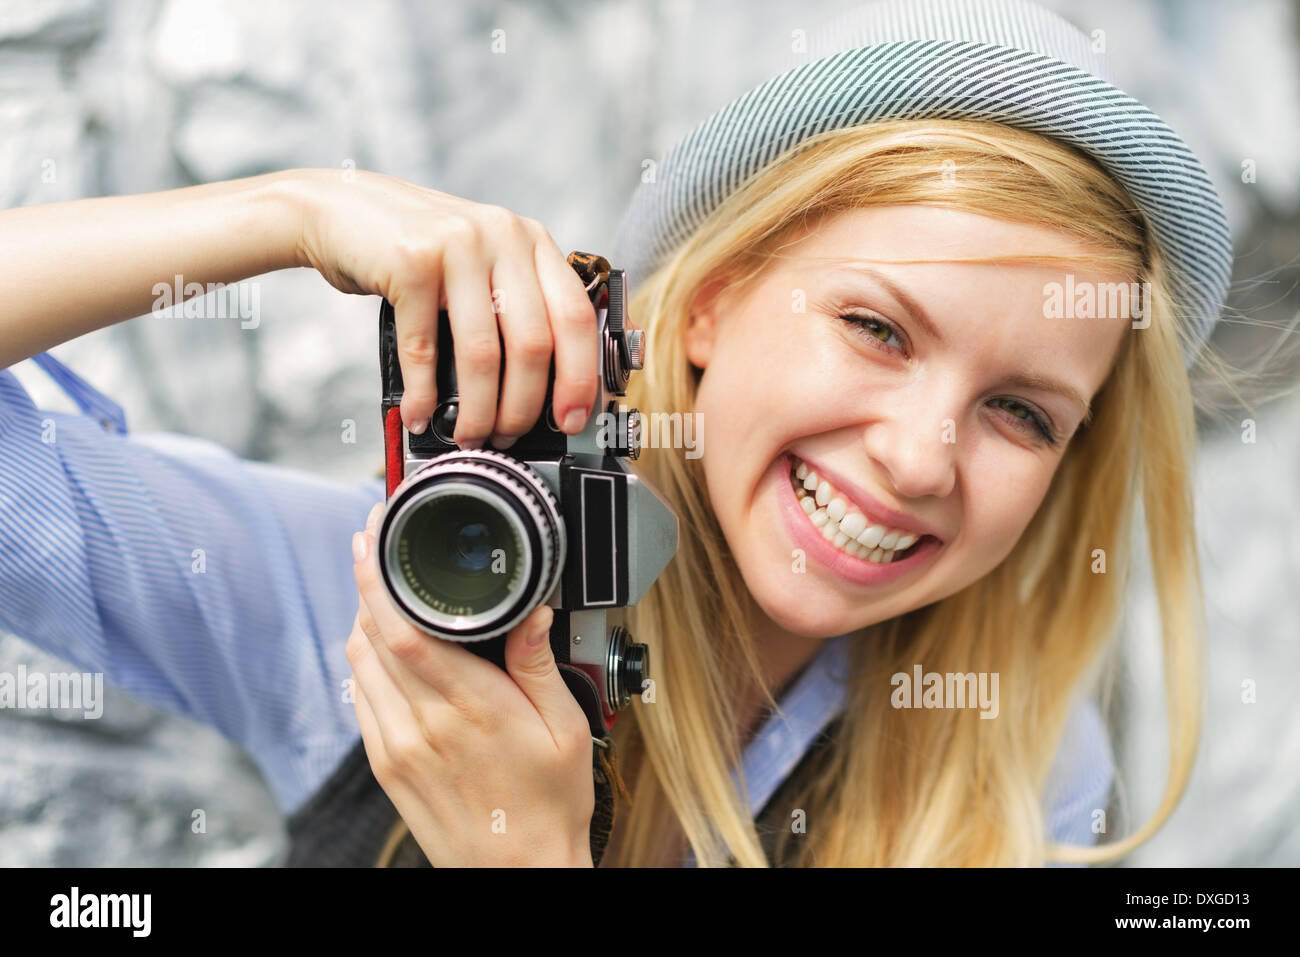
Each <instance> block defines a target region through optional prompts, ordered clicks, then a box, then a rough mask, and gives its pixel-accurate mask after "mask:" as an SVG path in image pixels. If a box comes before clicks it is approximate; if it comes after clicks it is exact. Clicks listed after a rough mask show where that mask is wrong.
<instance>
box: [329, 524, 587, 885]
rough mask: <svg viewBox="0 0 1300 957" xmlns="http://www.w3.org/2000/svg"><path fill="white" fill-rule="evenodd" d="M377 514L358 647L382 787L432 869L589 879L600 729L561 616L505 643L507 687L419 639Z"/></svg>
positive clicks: (365, 711) (370, 534) (356, 541)
mask: <svg viewBox="0 0 1300 957" xmlns="http://www.w3.org/2000/svg"><path fill="white" fill-rule="evenodd" d="M380 510H381V509H380V506H376V507H375V509H374V510H372V512H371V514H370V518H369V520H368V522H367V525H366V531H364V532H357V533H356V535H355V536H354V538H353V557H354V558H355V559H356V561H355V563H354V565H353V573H354V575H355V577H356V581H357V588H358V592H359V594H360V599H361V603H360V608H359V609H358V611H357V619H356V621H355V622H354V624H353V627H352V634H351V635H349V636H348V642H347V656H348V661H349V662H350V663H351V665H352V670H353V673H354V674H355V676H356V681H355V706H356V712H357V721H358V723H359V724H360V726H361V736H362V739H363V740H364V742H365V748H366V755H367V757H368V758H369V760H370V766H371V769H372V770H373V771H374V774H375V778H376V780H377V781H378V782H379V784H380V786H381V787H383V789H384V792H385V793H386V794H387V795H388V797H389V799H390V800H392V802H393V805H394V807H396V808H397V811H398V813H400V814H401V815H402V818H403V819H404V820H405V821H406V823H407V825H408V826H409V827H410V828H411V833H412V834H413V835H414V837H415V839H416V841H417V842H419V845H420V847H421V848H422V849H423V850H424V853H425V855H426V856H427V857H428V859H429V863H431V864H432V865H433V866H434V867H474V866H487V867H517V866H554V867H591V866H592V858H591V848H590V844H589V841H590V836H589V835H590V826H591V815H592V812H593V810H594V807H595V784H594V782H593V778H592V768H591V749H592V741H591V728H590V726H589V725H588V724H587V719H586V717H585V716H584V714H583V712H582V708H581V706H580V705H579V704H578V702H577V701H576V700H575V699H574V697H573V695H572V694H571V693H570V691H569V689H568V687H567V686H566V685H565V683H564V679H563V677H562V676H561V675H560V672H559V669H558V668H557V667H556V664H555V658H554V656H553V655H552V653H551V645H550V642H549V641H548V640H547V637H548V635H549V631H550V624H551V619H552V616H553V613H552V611H551V609H550V608H549V607H547V606H546V605H542V606H540V607H539V608H537V609H536V610H534V611H533V613H532V614H530V615H529V616H528V617H527V618H526V619H524V621H523V622H522V623H521V624H520V625H518V626H517V627H516V628H514V629H513V630H512V631H511V632H510V633H509V635H508V636H507V639H506V664H507V668H508V670H509V673H508V674H507V672H506V671H503V670H502V669H500V668H498V667H497V666H496V665H494V664H492V663H491V662H489V661H486V660H484V659H482V658H480V657H478V656H477V655H475V654H474V653H472V652H470V651H468V650H467V649H465V648H461V647H459V646H458V645H457V644H456V643H455V642H451V641H445V640H443V639H440V638H435V637H433V636H431V635H429V634H426V633H425V632H423V631H420V630H418V629H417V628H415V627H414V626H413V625H411V624H410V623H409V622H408V621H407V620H406V619H405V618H403V617H402V616H401V614H400V613H399V612H398V611H397V609H396V608H394V607H393V604H392V601H391V599H390V598H389V596H388V593H387V591H386V590H385V588H384V586H383V583H382V582H381V581H380V577H379V567H378V564H377V562H376V559H375V538H374V533H375V526H376V522H377V519H378V515H379V512H380ZM532 639H538V642H537V643H536V644H534V643H533V641H532Z"/></svg>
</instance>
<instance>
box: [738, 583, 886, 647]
mask: <svg viewBox="0 0 1300 957" xmlns="http://www.w3.org/2000/svg"><path fill="white" fill-rule="evenodd" d="M741 574H742V576H743V577H744V580H745V586H746V588H748V590H749V593H750V595H751V596H752V598H753V599H754V602H755V603H756V604H757V605H758V607H759V608H760V609H762V611H763V613H764V614H765V615H767V617H768V618H770V619H771V620H772V621H773V623H774V624H776V625H777V626H778V627H779V628H781V629H783V630H785V631H788V632H790V633H791V634H795V635H799V636H800V637H802V638H834V637H835V636H836V635H842V634H845V633H846V632H851V631H856V630H858V629H859V628H863V627H865V626H866V625H868V624H870V622H869V621H865V620H863V608H862V604H861V602H859V603H856V606H855V607H854V606H850V605H849V604H848V603H846V602H845V601H844V596H843V595H841V594H839V593H838V592H837V590H836V589H831V588H825V587H822V586H821V585H820V583H818V582H817V581H816V580H815V579H813V578H812V577H811V576H809V575H807V574H803V575H799V576H797V577H798V578H799V579H800V580H799V581H797V582H795V583H793V584H792V583H791V581H790V579H791V572H790V568H789V566H788V565H787V566H785V567H783V568H778V569H774V570H768V571H767V572H766V573H764V572H763V571H758V570H755V571H754V572H753V573H752V574H751V571H750V570H747V569H745V568H743V567H742V568H741Z"/></svg>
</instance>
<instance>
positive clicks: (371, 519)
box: [366, 502, 384, 535]
mask: <svg viewBox="0 0 1300 957" xmlns="http://www.w3.org/2000/svg"><path fill="white" fill-rule="evenodd" d="M383 511H384V503H383V502H376V503H375V507H374V508H372V509H371V510H370V514H369V515H367V516H366V531H367V532H369V533H370V534H371V535H373V534H375V526H377V525H378V524H379V516H380V514H381V513H382V512H383Z"/></svg>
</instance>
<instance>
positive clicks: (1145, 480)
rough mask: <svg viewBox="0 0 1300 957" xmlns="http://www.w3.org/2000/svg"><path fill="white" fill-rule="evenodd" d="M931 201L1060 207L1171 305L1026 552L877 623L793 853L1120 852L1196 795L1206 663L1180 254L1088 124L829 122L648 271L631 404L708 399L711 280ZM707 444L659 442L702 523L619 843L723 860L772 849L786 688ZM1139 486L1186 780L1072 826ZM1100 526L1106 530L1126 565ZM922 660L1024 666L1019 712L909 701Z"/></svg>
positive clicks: (974, 207) (755, 268)
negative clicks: (773, 785)
mask: <svg viewBox="0 0 1300 957" xmlns="http://www.w3.org/2000/svg"><path fill="white" fill-rule="evenodd" d="M909 203H911V204H929V205H942V206H948V207H956V208H959V209H963V210H968V211H970V212H975V213H979V214H983V215H988V216H993V217H997V218H1000V219H1005V220H1011V221H1017V222H1024V223H1029V224H1036V225H1045V226H1049V227H1051V228H1053V229H1056V230H1061V231H1064V232H1067V233H1069V234H1071V235H1072V236H1075V237H1077V238H1079V239H1081V240H1083V241H1084V242H1085V243H1086V244H1087V245H1088V247H1089V248H1091V249H1095V250H1096V251H1097V255H1096V257H1095V258H1090V259H1089V263H1090V264H1101V265H1108V266H1118V267H1120V268H1122V269H1123V270H1124V272H1125V274H1127V275H1130V276H1131V277H1132V279H1133V281H1146V282H1149V283H1150V287H1149V289H1150V298H1149V301H1148V302H1147V303H1146V308H1147V309H1148V312H1147V313H1146V315H1147V316H1148V317H1149V319H1150V325H1149V327H1148V328H1146V329H1144V330H1142V331H1141V332H1140V333H1137V334H1129V333H1126V335H1125V337H1124V342H1123V344H1122V345H1121V348H1120V351H1119V354H1118V357H1117V359H1116V362H1115V365H1114V367H1113V369H1112V371H1111V374H1110V376H1109V377H1108V378H1107V380H1106V382H1105V383H1104V385H1103V386H1102V388H1101V389H1100V390H1099V392H1098V394H1097V396H1096V397H1095V399H1094V402H1093V414H1092V418H1091V421H1090V423H1088V424H1087V425H1085V426H1083V427H1081V429H1080V431H1079V432H1078V433H1077V434H1076V435H1075V436H1074V438H1073V439H1072V440H1071V443H1070V445H1069V447H1068V448H1067V449H1066V451H1065V453H1064V455H1063V458H1062V460H1061V462H1060V464H1059V467H1058V471H1057V473H1056V475H1055V476H1054V478H1053V482H1052V486H1051V488H1050V489H1049V491H1048V493H1047V496H1046V498H1045V500H1044V502H1043V504H1042V505H1041V507H1040V508H1039V510H1038V512H1037V514H1036V515H1035V517H1034V518H1033V520H1032V521H1031V523H1030V525H1029V526H1028V528H1027V529H1026V531H1025V532H1024V534H1023V536H1022V537H1021V539H1020V541H1019V542H1018V543H1017V545H1016V547H1015V548H1014V549H1013V550H1012V552H1011V553H1010V554H1009V555H1008V556H1007V558H1006V559H1005V560H1004V561H1003V562H1002V563H1001V564H1000V565H999V566H998V567H996V568H995V569H994V570H993V571H991V572H990V573H988V574H987V575H985V576H984V577H983V578H982V579H980V580H979V581H977V582H975V583H973V584H971V585H969V586H968V587H966V588H964V589H963V590H961V591H959V592H957V593H956V594H953V595H951V596H950V597H948V598H945V599H943V600H941V601H939V602H936V603H934V604H931V605H929V606H927V607H925V608H922V609H919V610H916V611H913V612H910V613H907V614H904V615H901V616H898V617H896V618H894V619H891V620H889V621H885V622H881V623H878V624H875V625H872V626H870V627H867V628H866V629H864V631H863V632H862V633H861V634H860V635H858V636H855V637H854V639H852V640H853V646H852V655H851V658H852V664H851V678H850V688H849V697H848V701H847V709H846V712H845V714H844V719H843V723H842V726H841V728H840V732H839V735H838V737H837V739H836V740H835V742H834V743H833V744H832V745H831V752H830V757H829V760H828V761H827V762H826V763H825V764H824V765H823V766H822V767H821V768H820V770H819V771H818V772H817V773H816V775H815V776H814V777H813V779H812V780H810V781H809V782H808V784H807V786H806V788H805V790H804V792H803V793H801V794H800V795H798V798H799V806H800V807H802V808H803V809H804V810H805V811H806V814H807V821H808V825H807V833H806V834H800V835H794V834H786V835H784V837H783V839H782V843H781V847H780V849H779V851H778V853H779V854H780V855H784V854H785V852H787V851H790V852H792V853H791V854H790V859H791V860H793V861H795V862H796V863H798V864H804V865H808V864H815V865H820V866H834V865H985V866H987V865H1038V864H1041V863H1042V862H1043V861H1045V860H1061V861H1075V862H1093V861H1104V860H1109V859H1113V858H1116V857H1119V856H1122V855H1124V854H1126V853H1128V852H1129V851H1130V850H1132V849H1133V848H1134V847H1136V846H1137V845H1138V844H1140V843H1141V842H1143V841H1145V840H1146V839H1147V838H1149V837H1150V836H1151V835H1152V834H1153V833H1155V831H1156V830H1158V829H1159V828H1160V827H1161V825H1162V824H1163V823H1164V821H1165V820H1166V819H1167V818H1168V817H1169V815H1170V813H1171V812H1172V810H1173V808H1174V807H1175V805H1176V804H1177V802H1178V801H1179V799H1180V797H1181V796H1182V792H1183V790H1184V788H1185V786H1186V784H1187V780H1188V776H1189V774H1190V772H1191V768H1192V764H1193V760H1194V755H1195V752H1196V748H1197V744H1198V740H1199V735H1200V721H1201V717H1200V716H1201V699H1202V693H1203V686H1204V679H1203V677H1202V671H1203V668H1204V649H1203V646H1204V621H1203V612H1202V607H1203V598H1202V594H1201V581H1200V572H1199V568H1198V565H1197V561H1196V539H1195V529H1194V524H1193V510H1192V493H1191V486H1190V475H1191V463H1192V457H1193V453H1194V450H1195V439H1196V431H1195V416H1194V407H1193V398H1192V394H1191V391H1190V388H1189V379H1188V375H1187V373H1186V371H1185V368H1184V363H1183V358H1182V355H1183V353H1182V347H1183V344H1184V341H1185V335H1186V334H1185V332H1184V330H1183V328H1182V326H1181V325H1180V323H1178V322H1177V319H1178V316H1177V305H1176V301H1175V299H1174V296H1173V291H1174V290H1173V289H1172V286H1171V283H1172V280H1171V278H1170V276H1169V274H1168V272H1167V267H1166V265H1165V263H1164V262H1163V260H1162V259H1161V256H1160V254H1159V251H1158V250H1157V249H1156V248H1154V246H1153V245H1151V244H1150V243H1149V242H1148V238H1147V233H1146V231H1145V228H1144V224H1143V221H1142V219H1141V217H1140V215H1139V214H1138V213H1137V212H1136V211H1135V208H1134V204H1133V202H1132V200H1131V199H1130V198H1129V197H1128V195H1127V194H1126V193H1125V192H1124V191H1123V189H1121V188H1120V187H1119V185H1118V184H1116V183H1115V182H1114V180H1112V179H1111V178H1110V177H1109V176H1108V175H1107V174H1106V173H1105V172H1104V171H1103V170H1102V169H1101V168H1100V167H1098V166H1097V165H1096V164H1095V163H1094V162H1093V161H1091V160H1090V159H1089V158H1087V157H1086V156H1084V155H1083V154H1081V153H1079V152H1077V151H1075V150H1074V149H1072V148H1070V147H1068V146H1066V145H1064V144H1061V143H1058V142H1056V141H1053V140H1050V139H1047V138H1044V137H1041V136H1038V135H1036V134H1033V133H1029V132H1025V131H1020V130H1016V129H1013V128H1010V127H1006V126H1002V125H998V124H992V123H983V122H969V121H960V122H957V121H917V120H911V121H890V122H880V123H874V124H871V125H870V126H866V127H860V128H854V129H849V130H837V131H832V132H830V133H826V134H822V135H819V136H817V137H815V138H813V139H811V140H807V141H805V142H803V143H801V144H800V145H799V146H798V147H796V148H795V149H793V150H792V151H790V152H789V153H787V154H786V155H785V156H783V157H782V158H780V159H779V160H778V161H776V162H774V163H772V164H770V165H769V166H767V167H766V168H765V169H764V170H762V171H760V172H759V173H758V174H756V175H755V176H754V177H753V178H751V180H749V181H748V182H747V183H746V184H744V185H743V186H742V187H741V188H740V189H738V190H737V191H736V192H735V193H733V194H732V195H731V196H730V197H729V198H728V199H727V200H726V201H725V202H724V203H723V204H722V206H720V207H719V208H718V209H717V210H716V211H715V212H714V213H713V214H712V215H710V216H709V217H708V218H707V220H706V221H705V222H704V223H703V224H702V225H701V226H700V227H699V228H698V229H697V230H696V231H695V233H694V234H693V235H692V236H691V237H690V238H689V240H688V241H686V242H685V243H684V244H683V245H682V246H680V247H679V248H678V249H677V250H675V252H674V253H673V254H672V256H671V258H670V259H668V261H666V262H665V263H664V264H663V265H662V266H661V267H660V268H659V269H658V270H657V271H656V272H655V273H654V274H653V275H651V276H649V277H646V279H645V281H644V283H643V284H642V285H641V287H640V288H639V290H638V292H637V294H636V296H635V297H634V299H633V300H632V302H631V304H630V309H629V314H630V315H631V317H632V319H633V321H634V323H636V324H637V325H640V326H642V327H644V328H646V329H648V330H649V335H648V337H647V338H648V342H649V344H650V346H649V347H650V350H651V352H650V355H649V357H648V360H647V362H646V370H645V371H644V372H643V373H640V374H638V375H637V376H634V377H633V385H632V388H631V391H630V397H629V404H634V405H636V406H637V407H639V408H641V409H643V410H653V411H655V412H682V413H686V412H690V411H691V410H692V409H693V408H694V394H695V387H696V381H697V379H696V371H695V370H693V369H692V367H691V366H690V364H689V362H688V360H687V357H686V354H685V349H684V342H683V331H684V329H685V328H686V324H687V322H688V319H689V316H690V312H691V306H692V302H693V300H694V299H695V296H696V295H697V293H699V292H700V291H701V290H702V289H703V288H704V286H705V285H706V283H708V282H709V281H710V280H712V279H715V278H717V277H719V276H725V277H727V279H728V280H729V281H730V282H731V283H732V284H733V286H736V287H740V286H743V285H744V284H745V283H746V282H748V281H749V280H751V279H752V278H753V277H754V276H755V275H757V273H758V272H759V271H760V270H761V269H762V266H763V264H764V263H765V262H768V261H770V259H771V257H772V256H773V255H777V252H776V250H778V249H779V246H780V243H781V242H782V240H783V239H784V238H785V237H786V236H788V235H789V234H790V231H791V230H792V229H794V228H795V227H798V226H800V225H806V224H807V223H809V222H810V221H814V220H815V218H816V217H818V216H821V215H824V214H826V213H830V212H834V211H837V210H842V209H852V208H861V207H867V206H874V205H887V204H888V205H896V204H909ZM1029 258H1033V257H1029ZM1076 265H1077V263H1076ZM702 461H703V460H702V459H698V458H697V459H691V458H687V457H686V456H684V455H683V454H682V453H681V452H680V451H674V450H673V449H664V448H659V449H646V450H645V452H644V453H643V454H642V457H641V459H640V460H639V461H638V463H637V466H636V467H637V471H638V472H640V473H641V474H643V475H644V476H645V477H646V478H648V479H649V480H650V481H651V482H652V483H653V484H654V485H655V486H656V487H657V488H658V489H659V490H660V491H661V492H662V493H663V494H664V495H665V496H666V497H667V498H668V499H669V501H670V502H672V504H673V505H674V507H675V508H676V509H677V511H678V514H679V516H680V529H681V541H680V548H679V550H678V553H677V555H676V557H675V558H674V560H673V561H672V562H671V564H670V565H669V567H668V569H667V570H666V571H665V573H664V574H663V575H662V576H661V577H660V579H659V580H658V581H657V582H656V583H655V585H654V587H653V588H652V589H651V591H650V593H649V594H648V595H647V596H646V598H645V599H643V600H642V602H641V603H640V604H639V605H638V606H636V607H635V608H634V609H633V610H632V619H633V620H632V625H633V629H634V633H635V634H636V636H637V640H638V641H643V642H646V643H647V644H648V645H649V646H650V660H651V661H653V662H654V667H655V675H654V677H655V679H656V685H655V696H654V701H653V703H646V702H643V701H641V700H639V699H634V701H633V705H632V708H631V709H630V710H629V711H627V712H625V713H624V714H623V715H622V716H621V717H620V719H619V721H618V722H617V725H616V727H615V729H614V735H615V742H616V745H617V748H618V751H619V753H621V754H623V755H624V756H625V757H626V756H629V755H636V756H637V757H638V760H639V768H640V773H638V774H637V775H636V777H635V780H634V781H632V782H631V789H632V792H631V793H632V803H631V805H630V806H627V807H623V808H621V809H620V814H619V820H618V822H617V825H616V840H615V842H614V843H613V844H612V845H611V853H609V854H607V855H606V860H605V861H604V862H602V863H604V864H606V865H615V866H617V865H633V866H635V865H647V864H664V863H668V864H672V863H678V862H679V861H673V860H665V859H664V858H663V849H664V845H665V839H666V837H667V836H669V835H670V834H674V833H675V834H676V836H678V837H679V838H681V837H684V838H685V840H686V841H687V842H689V845H690V847H691V848H692V850H693V851H694V854H695V857H696V860H697V861H698V862H699V864H700V865H701V866H719V865H727V864H729V863H734V864H737V865H739V866H746V867H750V866H767V865H769V864H770V863H772V862H769V861H768V860H767V858H766V856H765V854H764V852H763V849H762V847H761V846H760V842H759V839H758V836H757V833H756V831H755V827H754V824H753V821H752V819H751V816H750V814H749V811H748V808H747V807H746V806H745V805H744V804H743V803H742V802H741V799H740V797H739V796H738V795H737V794H736V790H735V787H734V785H733V783H732V780H731V776H730V769H731V768H732V767H733V766H735V765H737V764H738V763H739V745H738V741H737V739H736V738H737V735H736V728H737V726H738V722H739V720H740V715H739V714H738V713H737V711H738V709H737V706H736V700H737V698H736V691H737V688H738V687H741V686H744V685H745V684H746V683H748V685H749V686H750V687H753V688H757V689H759V690H760V691H761V694H762V695H763V696H764V700H765V701H766V703H767V704H768V706H769V707H772V706H774V705H775V701H774V700H773V697H772V691H773V689H769V688H766V687H764V686H763V681H762V678H761V675H760V671H759V668H758V663H757V658H756V656H755V651H754V648H753V645H752V642H751V639H750V638H749V627H748V617H747V616H748V615H749V613H750V611H749V609H750V608H752V602H750V601H749V600H748V596H747V594H746V591H745V585H744V582H743V580H742V578H741V576H740V573H739V571H738V569H737V567H736V564H735V562H734V561H733V560H732V558H731V556H730V554H729V552H728V549H727V546H726V542H725V539H724V537H723V535H722V532H721V530H720V528H719V526H718V524H717V521H716V519H715V518H714V516H713V514H712V510H711V507H710V505H709V498H708V493H707V487H706V485H705V482H704V475H703V467H702ZM1139 502H1141V506H1142V514H1143V517H1144V519H1145V527H1146V533H1147V540H1148V544H1149V550H1150V558H1151V561H1152V563H1153V575H1154V582H1155V587H1156V591H1157V594H1158V598H1159V608H1160V614H1161V632H1162V647H1163V654H1164V663H1165V669H1164V674H1165V694H1166V700H1167V703H1168V708H1167V719H1168V733H1169V755H1170V757H1169V765H1168V778H1167V783H1166V786H1165V791H1164V796H1163V798H1162V800H1161V802H1160V804H1159V806H1158V807H1157V808H1156V810H1155V812H1154V814H1153V815H1152V816H1151V818H1150V819H1149V820H1147V821H1145V822H1144V823H1142V824H1141V825H1140V826H1138V827H1136V828H1135V829H1134V830H1132V831H1131V833H1128V834H1127V835H1126V836H1124V837H1122V838H1119V839H1117V840H1109V841H1105V842H1104V843H1102V844H1101V845H1099V846H1095V847H1082V848H1080V847H1061V846H1050V847H1049V846H1048V845H1047V843H1046V841H1047V836H1046V833H1045V832H1046V824H1045V820H1044V815H1043V810H1042V805H1041V801H1042V797H1043V791H1044V788H1045V786H1046V782H1047V777H1048V773H1049V771H1050V768H1051V764H1052V760H1053V758H1054V756H1055V754H1056V753H1057V750H1058V747H1059V745H1060V743H1061V739H1062V735H1063V732H1064V729H1065V723H1066V719H1067V717H1068V714H1069V712H1070V710H1071V709H1072V707H1073V706H1074V705H1075V704H1076V703H1077V702H1078V700H1079V696H1080V695H1084V694H1090V693H1092V692H1094V691H1095V690H1096V688H1097V687H1098V683H1099V682H1100V680H1101V679H1102V678H1103V677H1104V674H1105V672H1106V669H1107V666H1108V665H1109V664H1112V663H1113V660H1114V656H1113V655H1111V654H1108V652H1109V651H1111V650H1112V649H1113V645H1114V642H1115V640H1116V636H1117V624H1118V616H1119V613H1120V611H1121V607H1122V600H1123V595H1124V591H1125V587H1126V583H1127V581H1128V577H1129V562H1130V554H1131V551H1132V546H1133V542H1132V539H1131V536H1132V533H1133V529H1134V524H1135V523H1134V515H1135V512H1136V509H1137V506H1138V503H1139ZM1096 549H1102V550H1104V553H1105V559H1104V560H1105V571H1104V573H1098V571H1097V561H1096V559H1097V554H1098V553H1097V552H1096V551H1095V550H1096ZM917 661H923V662H925V663H926V667H927V670H935V671H939V672H962V673H965V672H970V671H986V672H998V673H1000V674H1001V675H1002V676H1003V677H1004V679H1005V680H1004V681H1003V682H1002V684H1001V689H1000V690H1001V695H1000V704H1001V712H1000V715H999V717H1000V720H994V721H981V720H979V719H978V715H977V714H976V713H975V712H974V711H973V710H971V709H961V708H957V709H930V710H909V711H907V712H903V711H899V710H896V709H894V708H893V707H891V705H890V703H889V694H888V693H887V689H889V687H890V676H891V675H892V674H894V673H896V672H899V671H905V672H906V671H910V670H911V666H912V664H913V663H914V662H917ZM1099 810H1100V809H1099ZM790 841H797V842H798V846H797V847H794V846H793V845H790V844H789V842H790Z"/></svg>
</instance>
